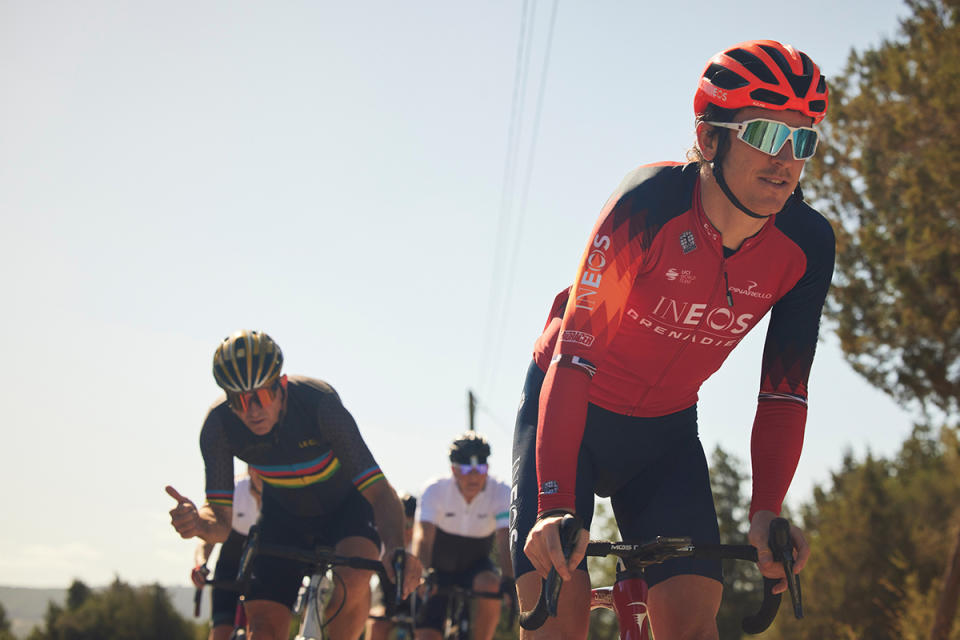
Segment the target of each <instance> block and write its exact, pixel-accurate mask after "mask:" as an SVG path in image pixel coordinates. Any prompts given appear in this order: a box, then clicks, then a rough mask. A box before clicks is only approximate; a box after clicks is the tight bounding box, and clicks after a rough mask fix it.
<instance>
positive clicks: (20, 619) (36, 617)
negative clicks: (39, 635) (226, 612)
mask: <svg viewBox="0 0 960 640" xmlns="http://www.w3.org/2000/svg"><path fill="white" fill-rule="evenodd" d="M93 588H94V589H98V588H100V587H93ZM164 589H166V591H167V594H168V595H169V596H170V601H171V602H172V603H173V606H174V608H175V609H176V610H177V612H178V613H179V614H180V615H181V616H183V617H184V618H185V619H187V620H189V621H190V622H200V621H201V620H205V619H206V618H207V617H208V616H209V615H210V596H209V594H204V598H203V607H202V610H201V611H200V617H199V618H194V617H193V594H194V589H193V588H192V587H180V586H177V587H164ZM66 599H67V590H66V589H34V588H31V587H3V586H0V603H2V604H3V608H4V609H6V611H7V619H8V620H10V627H11V629H12V630H13V633H14V635H16V636H17V637H18V638H25V637H26V636H27V634H29V633H30V630H31V629H33V628H34V627H35V626H38V625H43V616H44V614H46V612H47V605H48V603H50V602H54V603H56V604H58V605H61V606H62V605H63V603H64V602H65V601H66Z"/></svg>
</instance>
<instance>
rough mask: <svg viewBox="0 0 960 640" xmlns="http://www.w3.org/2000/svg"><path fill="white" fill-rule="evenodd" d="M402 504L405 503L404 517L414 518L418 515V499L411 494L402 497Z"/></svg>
mask: <svg viewBox="0 0 960 640" xmlns="http://www.w3.org/2000/svg"><path fill="white" fill-rule="evenodd" d="M400 502H402V503H403V515H405V516H406V517H408V518H412V517H413V516H415V515H416V514H417V497H416V496H412V495H410V494H409V493H404V494H401V495H400Z"/></svg>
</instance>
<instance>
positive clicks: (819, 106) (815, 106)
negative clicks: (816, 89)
mask: <svg viewBox="0 0 960 640" xmlns="http://www.w3.org/2000/svg"><path fill="white" fill-rule="evenodd" d="M807 108H808V109H810V111H812V112H814V113H823V112H824V111H826V110H827V103H826V101H825V100H811V101H810V103H809V104H808V105H807Z"/></svg>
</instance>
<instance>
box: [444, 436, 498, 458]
mask: <svg viewBox="0 0 960 640" xmlns="http://www.w3.org/2000/svg"><path fill="white" fill-rule="evenodd" d="M489 455H490V445H489V444H487V441H486V440H485V439H484V437H483V436H481V435H478V434H477V433H476V432H475V431H467V432H466V433H464V434H463V435H462V436H460V437H459V438H457V439H456V440H454V441H453V444H451V445H450V462H455V463H457V464H470V463H471V462H473V460H472V458H476V462H478V463H483V462H486V461H487V457H488V456H489Z"/></svg>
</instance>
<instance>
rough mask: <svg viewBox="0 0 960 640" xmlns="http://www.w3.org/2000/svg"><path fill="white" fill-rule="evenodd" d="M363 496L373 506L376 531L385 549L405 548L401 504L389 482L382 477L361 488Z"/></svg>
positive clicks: (404, 521) (404, 522) (403, 519)
mask: <svg viewBox="0 0 960 640" xmlns="http://www.w3.org/2000/svg"><path fill="white" fill-rule="evenodd" d="M363 496H364V497H365V498H366V499H367V501H368V502H369V503H370V505H371V506H372V507H373V518H374V522H375V524H376V526H377V533H379V534H380V539H381V540H382V541H383V546H384V548H385V549H387V551H392V550H394V549H397V548H400V549H403V548H405V545H404V544H403V528H404V526H405V524H406V520H405V518H404V516H403V504H401V502H400V498H398V497H397V492H396V491H394V489H393V487H392V486H390V483H389V482H387V481H386V479H384V480H383V481H382V482H377V483H376V484H373V485H371V486H370V487H368V488H367V489H364V490H363Z"/></svg>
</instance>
